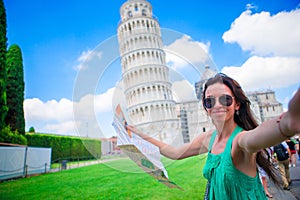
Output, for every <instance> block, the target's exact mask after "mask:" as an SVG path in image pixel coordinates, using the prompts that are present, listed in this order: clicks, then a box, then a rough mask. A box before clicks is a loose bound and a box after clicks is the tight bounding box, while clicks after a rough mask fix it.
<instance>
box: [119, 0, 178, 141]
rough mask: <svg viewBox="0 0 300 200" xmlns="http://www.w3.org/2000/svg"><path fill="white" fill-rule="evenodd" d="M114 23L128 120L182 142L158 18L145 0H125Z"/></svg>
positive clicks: (160, 135) (163, 136) (148, 130)
mask: <svg viewBox="0 0 300 200" xmlns="http://www.w3.org/2000/svg"><path fill="white" fill-rule="evenodd" d="M120 13H121V22H120V24H119V26H118V40H119V50H120V55H121V65H122V76H123V85H124V93H125V97H126V101H127V112H128V116H129V117H130V120H131V121H132V123H134V124H135V125H136V126H137V127H138V128H140V129H142V130H143V132H145V133H147V134H150V135H152V136H154V137H156V138H157V139H159V140H162V141H165V142H167V143H169V144H171V143H172V144H180V143H183V140H182V135H181V134H180V126H179V118H178V117H177V114H176V108H175V105H176V102H175V101H174V100H173V96H172V84H171V83H170V81H169V69H168V67H167V66H166V59H165V56H166V55H165V52H164V51H163V49H162V46H163V45H162V39H161V32H160V26H159V23H158V21H157V20H156V19H155V18H154V17H153V15H152V6H151V4H150V3H149V2H147V1H145V0H128V1H127V2H125V3H124V4H123V5H122V6H121V9H120Z"/></svg>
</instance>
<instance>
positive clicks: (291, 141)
mask: <svg viewBox="0 0 300 200" xmlns="http://www.w3.org/2000/svg"><path fill="white" fill-rule="evenodd" d="M286 143H287V144H288V145H289V149H290V152H291V154H290V155H291V157H290V165H289V167H296V159H297V158H296V153H297V151H296V140H295V139H293V138H291V139H288V140H286Z"/></svg>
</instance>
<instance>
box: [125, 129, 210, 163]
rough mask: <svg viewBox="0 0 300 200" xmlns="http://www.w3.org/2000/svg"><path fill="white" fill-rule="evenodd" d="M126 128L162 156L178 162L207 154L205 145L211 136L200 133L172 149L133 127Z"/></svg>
mask: <svg viewBox="0 0 300 200" xmlns="http://www.w3.org/2000/svg"><path fill="white" fill-rule="evenodd" d="M126 127H127V128H128V129H129V130H131V131H132V132H134V133H136V134H137V135H139V136H140V137H141V138H143V139H144V140H146V141H148V142H150V143H152V144H153V145H155V146H157V147H158V148H159V150H160V153H161V154H162V155H164V156H166V157H168V158H170V159H173V160H180V159H184V158H187V157H191V156H195V155H199V154H202V153H205V152H207V144H208V141H209V138H210V135H211V133H201V134H199V135H198V136H197V137H196V138H195V139H194V140H193V141H191V142H190V143H186V144H183V145H182V146H180V147H174V146H171V145H168V144H166V143H164V142H162V141H159V140H157V139H155V138H152V137H150V136H148V135H146V134H144V133H142V132H141V131H140V130H138V129H137V128H136V127H134V126H131V125H127V126H126Z"/></svg>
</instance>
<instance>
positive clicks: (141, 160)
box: [113, 105, 181, 189]
mask: <svg viewBox="0 0 300 200" xmlns="http://www.w3.org/2000/svg"><path fill="white" fill-rule="evenodd" d="M126 125H127V122H126V120H125V117H124V114H123V111H122V109H121V106H120V105H117V107H116V110H115V115H114V121H113V126H114V128H115V130H116V132H117V134H118V136H117V145H118V146H119V147H120V148H121V149H122V151H123V152H124V153H126V154H127V156H128V157H129V158H130V159H131V160H133V161H134V162H135V163H136V164H137V165H138V166H139V167H140V168H142V169H143V170H144V171H145V172H147V173H148V174H149V175H151V176H152V177H154V178H155V179H157V180H158V181H159V182H161V183H163V184H165V185H166V186H168V187H170V188H178V189H181V188H180V187H179V186H177V185H176V184H175V183H174V182H172V181H170V180H169V178H168V173H167V171H166V169H165V167H164V165H163V163H162V162H161V161H160V151H159V148H158V147H157V146H155V145H153V144H152V143H150V142H148V141H146V140H144V139H142V138H141V137H140V136H138V135H137V134H135V133H133V132H130V131H129V130H127V129H126Z"/></svg>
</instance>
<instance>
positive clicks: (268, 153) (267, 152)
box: [257, 148, 273, 198]
mask: <svg viewBox="0 0 300 200" xmlns="http://www.w3.org/2000/svg"><path fill="white" fill-rule="evenodd" d="M262 155H263V156H264V157H265V158H267V159H268V160H269V161H270V162H273V160H272V150H271V149H270V148H266V149H264V150H263V151H262ZM257 168H258V172H259V176H260V179H261V182H262V185H263V187H264V190H265V193H266V195H267V197H269V198H273V196H272V195H271V194H270V192H269V190H268V180H267V173H266V172H265V170H264V169H263V168H261V167H260V166H257Z"/></svg>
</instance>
